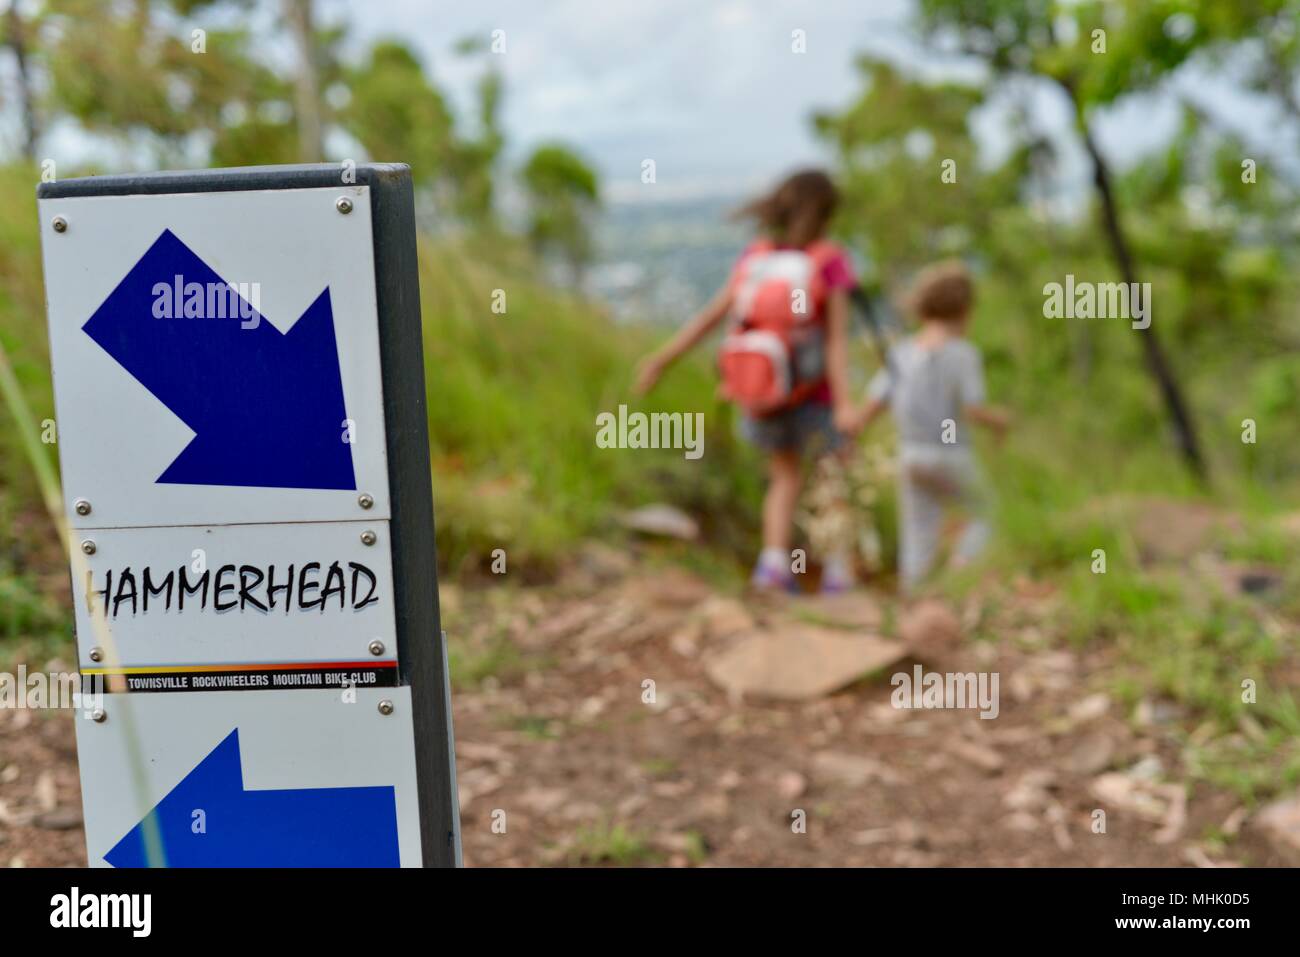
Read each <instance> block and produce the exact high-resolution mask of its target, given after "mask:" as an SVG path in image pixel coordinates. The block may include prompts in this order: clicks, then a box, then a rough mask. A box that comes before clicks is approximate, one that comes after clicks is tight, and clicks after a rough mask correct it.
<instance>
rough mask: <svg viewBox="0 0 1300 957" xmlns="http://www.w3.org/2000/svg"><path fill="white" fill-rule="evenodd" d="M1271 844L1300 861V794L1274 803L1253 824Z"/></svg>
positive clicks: (1257, 816) (1259, 814)
mask: <svg viewBox="0 0 1300 957" xmlns="http://www.w3.org/2000/svg"><path fill="white" fill-rule="evenodd" d="M1251 824H1252V825H1253V826H1254V828H1255V829H1256V830H1257V831H1259V832H1260V833H1261V834H1263V835H1264V836H1265V837H1267V838H1268V840H1269V842H1270V843H1271V844H1272V845H1273V846H1274V847H1275V848H1277V849H1278V850H1279V851H1281V852H1282V853H1283V854H1285V855H1286V856H1287V857H1289V858H1291V859H1292V860H1295V861H1300V794H1293V795H1291V796H1290V797H1287V798H1282V799H1281V800H1278V801H1274V802H1273V803H1272V804H1269V805H1267V806H1266V807H1264V808H1263V809H1262V810H1260V812H1259V813H1258V814H1256V815H1255V819H1254V820H1253V821H1252V822H1251Z"/></svg>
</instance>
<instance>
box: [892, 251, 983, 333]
mask: <svg viewBox="0 0 1300 957" xmlns="http://www.w3.org/2000/svg"><path fill="white" fill-rule="evenodd" d="M974 300H975V285H974V283H972V282H971V278H970V272H969V271H968V270H967V269H966V266H965V265H964V264H963V263H962V262H961V261H960V260H956V259H949V260H947V261H945V262H941V263H935V264H934V265H933V266H926V267H925V268H924V269H922V270H921V272H920V274H919V275H918V276H917V277H916V281H915V282H914V283H913V284H912V292H911V294H910V295H909V296H908V305H909V306H910V307H911V309H912V312H914V313H915V314H916V315H917V316H918V317H919V318H921V319H940V320H943V321H944V322H957V321H959V320H962V319H965V318H966V316H967V314H969V312H970V308H971V303H972V302H974Z"/></svg>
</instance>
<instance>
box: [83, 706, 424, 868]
mask: <svg viewBox="0 0 1300 957" xmlns="http://www.w3.org/2000/svg"><path fill="white" fill-rule="evenodd" d="M109 697H110V699H111V698H118V697H121V696H118V695H110V696H109ZM129 698H130V702H129V704H128V705H125V707H129V708H130V716H129V720H128V719H127V718H126V717H125V716H124V715H123V714H121V713H118V714H115V715H113V716H112V717H111V718H110V720H109V721H107V722H104V723H102V724H99V723H96V722H94V721H89V720H80V719H79V720H78V721H77V753H78V755H79V758H80V762H81V777H82V781H83V792H84V793H85V801H84V806H85V821H86V843H87V851H88V857H89V861H90V864H91V866H94V867H102V866H108V865H112V866H115V867H145V866H168V867H234V866H239V867H257V866H262V865H266V866H276V865H279V864H283V863H284V862H286V861H290V862H292V863H293V864H295V865H298V866H312V865H321V866H358V867H397V866H404V867H413V866H414V867H418V866H419V865H420V839H419V816H418V810H417V801H416V790H415V770H414V769H415V763H414V753H413V752H414V742H413V737H412V729H411V706H410V692H409V690H408V689H406V688H396V689H388V690H384V691H374V690H364V689H358V690H357V691H356V692H355V694H354V695H353V697H352V699H351V700H350V702H349V703H344V702H345V699H344V698H343V697H341V695H340V694H339V693H336V692H333V691H324V690H321V691H280V692H267V693H263V694H244V693H243V692H239V691H226V692H218V693H215V694H199V695H191V694H148V695H130V696H129ZM380 699H384V700H388V699H392V701H393V712H392V714H389V715H383V714H381V713H380V712H379V710H378V709H377V703H378V701H379V700H380ZM122 707H124V706H123V705H118V706H117V709H116V710H117V711H118V712H121V709H122ZM128 724H129V725H130V726H131V730H132V731H133V733H134V740H133V741H128V738H127V735H126V734H125V733H123V730H122V729H123V728H124V727H125V726H126V725H128ZM133 749H134V750H133ZM146 756H147V757H146ZM151 831H152V832H153V835H152V836H153V837H155V838H156V839H153V840H151V834H150V832H151Z"/></svg>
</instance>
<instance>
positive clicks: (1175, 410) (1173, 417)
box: [1062, 83, 1207, 481]
mask: <svg viewBox="0 0 1300 957" xmlns="http://www.w3.org/2000/svg"><path fill="white" fill-rule="evenodd" d="M1062 85H1063V86H1064V87H1065V91H1066V93H1067V95H1069V97H1070V100H1071V102H1072V103H1073V104H1074V107H1075V116H1076V117H1077V118H1078V124H1079V133H1080V135H1081V136H1082V137H1083V145H1084V148H1085V149H1086V150H1087V151H1088V156H1089V157H1091V159H1092V167H1093V184H1094V185H1095V186H1096V187H1097V196H1098V198H1099V199H1100V200H1101V212H1102V225H1103V227H1104V228H1105V232H1106V240H1107V242H1108V243H1109V244H1110V250H1111V254H1112V255H1113V256H1114V257H1115V263H1116V265H1117V266H1119V271H1120V278H1121V279H1123V280H1124V282H1125V283H1128V284H1130V285H1129V287H1128V288H1130V289H1132V288H1133V286H1132V284H1133V283H1135V282H1137V269H1136V267H1135V266H1134V263H1133V255H1132V253H1131V252H1130V250H1129V245H1128V238H1127V237H1126V236H1125V235H1124V227H1123V225H1122V224H1121V223H1120V221H1119V209H1118V207H1117V205H1116V203H1115V193H1114V190H1113V189H1112V187H1111V178H1110V167H1109V166H1107V164H1106V158H1105V157H1104V156H1102V154H1101V150H1100V149H1099V148H1098V147H1097V143H1096V141H1095V140H1094V139H1093V137H1092V131H1091V130H1090V129H1089V128H1088V122H1087V120H1086V119H1085V118H1084V116H1083V113H1082V111H1080V109H1079V103H1078V100H1077V99H1076V98H1075V95H1074V90H1073V89H1072V88H1071V87H1070V85H1069V84H1068V83H1065V84H1062ZM1138 333H1139V337H1140V338H1141V340H1142V349H1143V352H1144V354H1145V356H1146V363H1147V369H1148V370H1149V371H1150V372H1151V375H1152V376H1153V377H1154V378H1155V380H1156V384H1157V385H1158V386H1159V387H1160V395H1161V397H1162V398H1163V399H1164V403H1165V408H1166V410H1167V411H1168V413H1169V418H1170V421H1171V422H1172V423H1173V426H1174V436H1175V438H1176V439H1177V441H1178V448H1179V451H1180V452H1181V453H1182V456H1183V460H1184V461H1185V462H1186V463H1187V467H1188V468H1189V469H1191V471H1192V474H1193V475H1195V476H1196V477H1197V478H1198V479H1200V480H1202V481H1204V480H1205V478H1206V475H1207V472H1206V466H1205V459H1204V458H1203V457H1202V455H1201V447H1200V443H1199V442H1198V441H1197V438H1196V427H1195V425H1194V424H1193V422H1192V416H1191V411H1190V410H1189V409H1188V407H1187V402H1186V400H1185V399H1184V398H1183V390H1182V388H1181V387H1180V386H1179V384H1178V380H1177V379H1176V378H1175V377H1174V371H1173V367H1172V366H1170V364H1169V360H1168V358H1167V357H1166V356H1165V350H1164V347H1163V346H1162V345H1161V343H1160V337H1159V335H1158V334H1157V332H1156V326H1155V323H1154V322H1152V324H1151V325H1149V326H1148V327H1147V328H1146V329H1142V330H1138Z"/></svg>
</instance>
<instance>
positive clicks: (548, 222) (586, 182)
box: [520, 143, 600, 285]
mask: <svg viewBox="0 0 1300 957" xmlns="http://www.w3.org/2000/svg"><path fill="white" fill-rule="evenodd" d="M520 178H521V180H522V181H523V184H524V189H525V191H526V193H527V196H528V206H529V214H528V237H529V239H530V240H531V241H532V242H533V245H534V246H535V247H536V248H537V249H538V250H540V251H542V252H553V253H556V254H558V255H560V256H561V257H562V258H563V259H564V260H565V261H566V262H567V263H568V265H569V268H570V270H571V271H572V274H573V281H574V284H575V285H581V283H582V275H583V270H584V269H585V267H586V266H587V264H588V263H589V262H590V260H591V252H592V244H591V217H592V214H593V213H594V212H595V210H596V207H597V205H598V203H599V201H600V188H599V185H598V183H597V180H596V173H595V172H594V171H593V170H592V169H591V167H590V166H588V165H587V164H586V163H585V162H583V160H582V158H581V157H579V156H578V155H577V154H576V153H574V152H573V151H572V150H571V149H569V148H568V147H566V146H562V145H560V144H558V143H549V144H546V145H543V146H539V147H538V148H537V149H536V150H534V151H533V154H532V155H531V156H530V157H529V158H528V162H527V163H525V164H524V168H523V170H522V172H521V174H520Z"/></svg>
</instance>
